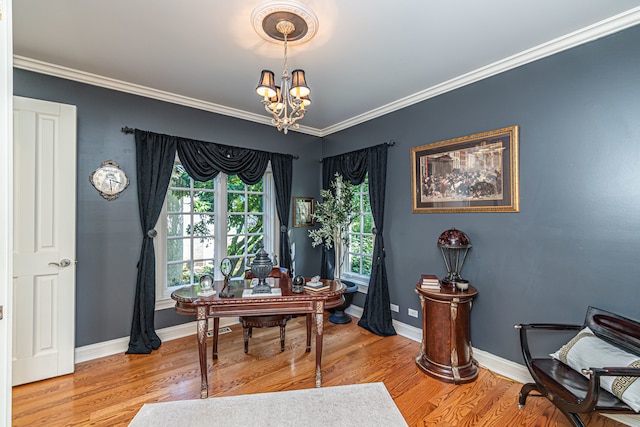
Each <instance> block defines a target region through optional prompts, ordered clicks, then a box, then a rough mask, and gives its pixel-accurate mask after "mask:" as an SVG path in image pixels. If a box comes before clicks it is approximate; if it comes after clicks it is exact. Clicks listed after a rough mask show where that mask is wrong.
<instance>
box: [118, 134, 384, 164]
mask: <svg viewBox="0 0 640 427" xmlns="http://www.w3.org/2000/svg"><path fill="white" fill-rule="evenodd" d="M120 131H121V132H122V133H133V132H135V129H133V128H130V127H129V126H124V127H122V129H120ZM214 144H215V143H214ZM394 144H395V142H394ZM290 156H291V157H293V160H298V159H299V158H300V156H298V155H297V154H290Z"/></svg>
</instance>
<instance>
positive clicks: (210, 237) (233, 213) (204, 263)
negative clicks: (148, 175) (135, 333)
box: [155, 162, 278, 310]
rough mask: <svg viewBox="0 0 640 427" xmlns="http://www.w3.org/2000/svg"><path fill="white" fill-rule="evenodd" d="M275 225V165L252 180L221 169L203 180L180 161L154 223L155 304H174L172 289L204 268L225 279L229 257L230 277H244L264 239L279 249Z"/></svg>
mask: <svg viewBox="0 0 640 427" xmlns="http://www.w3.org/2000/svg"><path fill="white" fill-rule="evenodd" d="M277 229H278V224H277V214H276V211H275V189H274V185H273V178H272V174H271V168H268V170H267V172H266V173H265V175H264V177H263V178H262V180H261V181H259V182H258V183H256V184H254V185H247V184H245V183H244V182H242V181H241V180H240V178H238V176H236V175H231V176H227V175H225V174H223V173H220V174H219V175H218V176H217V177H216V178H215V179H212V180H210V181H207V182H199V181H195V180H193V179H192V178H191V177H190V176H189V175H188V174H187V172H186V171H185V169H184V167H183V166H182V165H181V164H180V163H179V162H176V163H175V164H174V168H173V173H172V175H171V181H170V182H169V188H168V190H167V196H166V199H165V204H164V206H163V211H162V213H161V214H160V218H159V220H158V224H156V230H157V231H158V236H157V237H156V238H155V248H156V309H157V310H160V309H165V308H170V307H173V305H174V301H173V300H171V292H173V291H174V290H175V289H177V288H179V287H181V286H186V285H189V284H191V283H197V282H198V280H199V278H200V276H201V275H203V274H205V273H208V274H212V275H213V276H214V277H215V278H216V280H221V279H222V275H221V273H220V261H221V260H222V259H223V258H225V257H227V258H229V259H230V260H231V264H232V273H231V274H232V277H243V276H244V271H245V269H247V268H250V265H251V262H252V261H253V257H254V256H255V254H256V253H257V252H258V250H259V248H260V245H261V244H264V246H265V250H266V251H267V252H268V253H269V254H270V256H271V257H273V254H275V253H276V252H275V248H277V247H278V242H277V239H278V233H276V232H275V230H277Z"/></svg>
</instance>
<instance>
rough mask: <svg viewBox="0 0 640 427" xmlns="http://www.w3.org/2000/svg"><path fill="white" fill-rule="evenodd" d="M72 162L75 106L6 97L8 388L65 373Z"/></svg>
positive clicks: (71, 308)
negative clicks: (10, 140) (10, 184)
mask: <svg viewBox="0 0 640 427" xmlns="http://www.w3.org/2000/svg"><path fill="white" fill-rule="evenodd" d="M75 159H76V108H75V106H71V105H64V104H57V103H53V102H46V101H39V100H33V99H27V98H21V97H14V244H13V250H14V252H13V276H14V280H13V286H14V287H13V309H14V321H13V385H18V384H23V383H26V382H31V381H37V380H41V379H44V378H50V377H53V376H57V375H64V374H67V373H71V372H73V368H74V347H75V195H76V160H75ZM63 260H70V261H71V262H70V263H69V265H67V266H64V265H66V263H63V262H62V261H63Z"/></svg>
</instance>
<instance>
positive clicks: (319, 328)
mask: <svg viewBox="0 0 640 427" xmlns="http://www.w3.org/2000/svg"><path fill="white" fill-rule="evenodd" d="M315 316H316V387H322V367H321V366H322V336H323V333H324V331H323V329H324V301H318V302H316V312H315Z"/></svg>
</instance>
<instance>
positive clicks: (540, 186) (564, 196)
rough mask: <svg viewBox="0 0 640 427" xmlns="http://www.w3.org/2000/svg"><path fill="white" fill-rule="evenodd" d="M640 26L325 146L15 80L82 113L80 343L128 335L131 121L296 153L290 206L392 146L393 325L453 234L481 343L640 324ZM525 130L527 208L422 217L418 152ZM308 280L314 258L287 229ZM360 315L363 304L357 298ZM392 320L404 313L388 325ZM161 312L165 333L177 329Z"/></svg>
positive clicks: (67, 85)
mask: <svg viewBox="0 0 640 427" xmlns="http://www.w3.org/2000/svg"><path fill="white" fill-rule="evenodd" d="M637 46H640V27H636V28H631V29H629V30H626V31H624V32H621V33H618V34H615V35H612V36H609V37H606V38H604V39H601V40H598V41H595V42H592V43H589V44H586V45H583V46H580V47H577V48H574V49H571V50H569V51H566V52H563V53H560V54H557V55H554V56H552V57H549V58H546V59H543V60H540V61H537V62H535V63H532V64H528V65H526V66H523V67H520V68H518V69H515V70H511V71H509V72H506V73H503V74H501V75H498V76H495V77H492V78H489V79H486V80H484V81H481V82H478V83H475V84H472V85H469V86H467V87H464V88H461V89H458V90H456V91H453V92H450V93H447V94H444V95H441V96H438V97H436V98H433V99H430V100H427V101H424V102H422V103H420V104H416V105H414V106H411V107H408V108H405V109H403V110H401V111H398V112H395V113H391V114H388V115H386V116H384V117H381V118H378V119H375V120H371V121H369V122H366V123H363V124H360V125H358V126H355V127H353V128H350V129H347V130H345V131H342V132H339V133H336V134H332V135H329V136H328V137H325V138H324V139H323V141H322V145H320V141H319V140H318V139H317V138H313V137H309V136H305V135H299V134H295V133H293V134H291V133H290V134H289V135H287V136H283V135H281V134H279V133H277V132H275V130H273V129H271V128H269V127H267V126H262V125H258V124H254V123H247V122H243V121H240V120H236V119H232V118H228V117H224V116H219V115H215V114H211V113H206V112H202V111H197V110H193V109H189V108H185V107H180V106H176V105H171V104H167V103H162V102H158V101H154V100H149V99H144V98H140V97H136V96H132V95H127V94H123V93H119V92H115V91H110V90H105V89H100V88H96V87H92V86H87V85H82V84H78V83H74V82H69V81H65V80H61V79H56V78H52V77H47V76H42V75H38V74H34V73H30V72H25V71H20V70H16V72H15V82H14V85H15V93H16V94H17V95H22V96H28V97H33V98H40V99H46V100H52V101H57V102H65V103H69V104H75V105H77V106H78V237H77V240H78V261H79V262H78V282H77V287H78V291H77V301H78V302H77V329H78V330H77V345H78V346H81V345H86V344H90V343H95V342H101V341H105V340H108V339H113V338H119V337H122V336H126V335H128V333H129V326H130V321H131V311H132V301H133V294H134V293H133V292H134V281H135V275H136V274H135V273H136V270H135V263H136V262H137V258H138V251H139V248H140V246H139V245H140V243H139V240H140V236H141V232H140V230H139V222H138V207H137V196H136V194H135V159H134V157H135V155H134V151H133V137H132V136H131V135H124V134H122V133H121V132H120V128H121V127H122V126H124V125H128V126H131V127H137V128H141V129H148V130H152V131H155V132H162V133H168V134H174V135H180V136H185V137H190V138H194V139H202V140H207V141H213V142H219V143H223V144H230V145H239V146H248V147H253V148H260V149H264V150H272V151H278V152H286V153H292V154H299V155H300V156H301V158H300V160H297V161H295V162H294V188H293V195H294V196H311V197H316V198H317V197H318V194H319V186H320V164H319V163H318V159H320V158H321V156H322V155H324V156H331V155H335V154H339V153H343V152H346V151H351V150H355V149H358V148H363V147H367V146H370V145H374V144H379V143H381V142H384V141H388V140H390V139H394V140H395V141H396V145H395V146H394V147H391V148H390V149H389V165H388V180H387V208H386V213H385V218H386V223H385V228H384V233H385V242H386V245H387V247H386V253H387V259H386V262H387V269H388V275H389V284H390V294H391V301H392V302H393V303H395V304H398V305H399V306H400V313H399V314H398V315H396V318H397V319H398V320H400V321H402V322H405V323H407V324H410V325H413V326H416V327H420V326H421V320H420V319H414V318H412V317H408V316H407V308H414V309H418V310H419V308H420V307H419V302H418V297H417V296H416V294H415V293H414V287H415V284H416V282H417V280H418V278H419V275H420V273H435V274H438V275H439V276H442V275H444V273H445V267H444V264H443V261H442V257H441V255H440V253H439V252H438V250H437V247H436V239H437V237H438V235H439V234H440V233H441V232H442V231H444V230H446V229H448V228H451V227H456V228H458V229H460V230H463V231H464V232H466V233H467V234H468V235H469V237H470V239H471V241H472V244H473V249H472V250H471V252H470V255H469V258H468V259H467V262H466V264H465V266H464V269H463V272H462V273H463V277H465V278H467V279H469V280H470V281H471V283H472V284H473V285H475V286H476V287H477V288H478V289H479V296H478V298H477V300H476V301H475V302H474V305H473V312H472V341H473V345H474V346H475V347H477V348H479V349H482V350H486V351H489V352H490V353H493V354H496V355H498V356H502V357H505V358H508V359H510V360H514V361H521V357H520V354H519V346H518V341H517V336H516V333H515V332H514V331H513V328H512V325H513V324H515V323H518V322H534V321H558V322H577V323H580V322H581V321H582V317H583V315H584V311H585V309H586V306H588V305H596V306H599V307H601V308H604V309H609V310H612V311H616V312H619V313H621V314H624V315H627V316H629V317H633V318H636V319H639V318H640V309H639V308H638V303H637V301H638V297H637V293H638V280H639V279H638V277H640V262H639V261H640V259H639V257H640V255H639V254H640V243H639V240H640V198H639V197H638V196H639V195H640V194H639V193H640V184H639V183H638V178H639V177H640V174H639V173H638V172H637V167H638V165H639V164H640V162H639V161H640V77H639V76H640V74H639V73H638V70H640V50H639V49H638V47H637ZM511 125H519V126H520V212H519V213H470V214H412V213H411V190H410V189H411V182H410V179H411V168H410V149H411V147H415V146H418V145H423V144H428V143H431V142H437V141H441V140H445V139H450V138H454V137H459V136H464V135H469V134H473V133H478V132H483V131H488V130H492V129H497V128H501V127H505V126H511ZM106 159H113V160H115V161H117V162H118V163H120V164H121V165H122V166H123V168H124V169H125V170H126V171H127V172H128V174H129V176H130V177H131V178H132V184H131V188H129V189H128V190H127V191H125V192H124V193H123V194H122V195H121V196H120V198H119V199H118V200H116V201H114V202H106V201H105V200H103V199H102V198H101V197H100V196H99V195H98V193H97V192H96V191H95V190H94V189H93V188H92V187H91V184H89V181H88V176H89V174H90V172H91V171H92V170H93V169H95V167H96V166H97V165H98V164H100V162H102V161H103V160H106ZM292 240H293V241H294V244H295V253H296V259H297V264H296V265H297V267H298V271H297V272H299V273H301V274H307V275H311V274H316V272H317V269H318V268H319V264H318V258H319V252H318V251H317V249H312V248H311V247H310V245H309V242H308V241H309V239H308V238H307V237H306V229H304V228H294V229H292ZM356 301H357V303H359V304H360V305H361V304H362V301H363V296H362V295H359V296H358V298H357V299H356ZM394 315H395V314H394ZM181 320H182V319H180V318H179V317H178V316H176V315H174V314H173V313H171V311H170V310H165V311H164V312H161V313H158V315H157V327H159V328H160V327H164V326H168V325H171V324H175V323H177V322H179V321H181Z"/></svg>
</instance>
